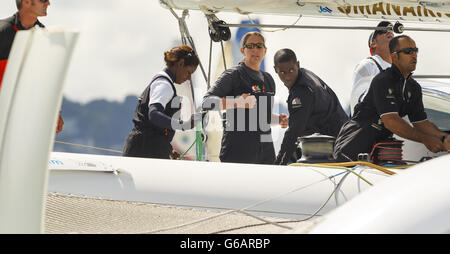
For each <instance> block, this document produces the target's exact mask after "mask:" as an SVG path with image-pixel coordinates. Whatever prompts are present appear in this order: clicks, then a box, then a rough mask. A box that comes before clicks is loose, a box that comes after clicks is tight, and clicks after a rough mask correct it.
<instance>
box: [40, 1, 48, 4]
mask: <svg viewBox="0 0 450 254" xmlns="http://www.w3.org/2000/svg"><path fill="white" fill-rule="evenodd" d="M48 1H49V0H39V2H41V3H44V4H45V3H46V2H48Z"/></svg>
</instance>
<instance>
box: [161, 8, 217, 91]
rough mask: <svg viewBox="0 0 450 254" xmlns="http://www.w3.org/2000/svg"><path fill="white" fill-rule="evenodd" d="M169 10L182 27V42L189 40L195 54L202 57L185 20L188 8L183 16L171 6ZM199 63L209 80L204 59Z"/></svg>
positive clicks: (185, 42) (205, 77) (180, 27)
mask: <svg viewBox="0 0 450 254" xmlns="http://www.w3.org/2000/svg"><path fill="white" fill-rule="evenodd" d="M169 10H170V12H171V13H172V15H173V16H174V17H175V18H176V19H177V20H178V27H179V29H180V34H181V41H182V43H183V44H186V45H187V43H188V42H189V43H190V44H191V46H192V48H193V49H194V52H195V54H196V55H197V57H198V58H199V59H200V56H199V55H198V53H197V48H196V47H195V43H194V40H193V39H192V36H191V34H190V32H189V29H188V26H187V24H186V20H185V19H186V16H187V15H188V13H189V12H188V10H184V11H183V16H182V17H181V18H180V17H179V16H178V15H177V13H176V12H175V11H174V10H173V9H172V8H169ZM199 65H200V69H201V71H202V74H203V77H204V79H205V81H206V82H208V79H207V76H206V72H205V69H204V68H203V64H202V61H199Z"/></svg>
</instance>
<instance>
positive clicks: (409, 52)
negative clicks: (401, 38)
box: [394, 48, 419, 55]
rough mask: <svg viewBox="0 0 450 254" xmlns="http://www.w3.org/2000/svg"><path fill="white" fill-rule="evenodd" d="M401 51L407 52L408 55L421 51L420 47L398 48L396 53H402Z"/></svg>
mask: <svg viewBox="0 0 450 254" xmlns="http://www.w3.org/2000/svg"><path fill="white" fill-rule="evenodd" d="M400 52H401V53H404V54H407V55H411V54H412V53H414V52H416V53H418V52H419V48H404V49H400V50H397V51H395V52H394V53H400Z"/></svg>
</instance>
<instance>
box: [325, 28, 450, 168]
mask: <svg viewBox="0 0 450 254" xmlns="http://www.w3.org/2000/svg"><path fill="white" fill-rule="evenodd" d="M389 50H390V52H391V58H392V67H390V68H388V69H386V70H385V71H384V72H381V73H380V74H378V75H377V76H375V78H374V79H373V80H372V83H371V84H370V87H369V90H368V92H367V95H366V96H365V97H364V99H363V101H362V102H361V103H358V104H357V105H356V106H355V114H354V115H353V117H352V118H351V119H350V121H348V122H347V123H345V124H344V126H343V127H342V129H341V131H340V133H339V135H338V138H337V140H336V143H335V148H334V156H335V158H336V159H337V160H339V161H349V160H352V161H356V160H357V159H358V154H360V153H370V152H371V150H372V147H373V146H374V145H375V144H376V143H378V142H380V141H382V140H385V139H387V138H389V137H391V136H392V135H393V133H394V134H396V135H398V136H400V137H402V138H405V139H409V140H412V141H416V142H420V143H423V144H424V145H425V146H426V147H427V148H428V149H429V150H430V151H432V152H441V151H449V150H450V138H448V136H447V133H445V132H442V131H440V130H439V129H438V128H437V127H436V126H435V125H434V124H432V123H431V122H429V121H428V120H427V115H426V113H425V110H424V107H423V103H422V88H421V87H420V85H419V84H418V83H417V82H416V81H415V80H414V79H413V78H412V77H411V74H412V72H413V71H414V70H415V69H416V64H417V54H418V51H419V49H418V48H417V47H416V43H415V42H414V40H413V39H411V38H410V37H409V36H406V35H401V36H397V37H394V38H393V39H392V40H391V42H390V43H389ZM406 115H408V118H409V121H410V122H411V123H412V126H411V125H410V124H409V123H407V122H406V121H405V120H403V119H402V117H404V116H406Z"/></svg>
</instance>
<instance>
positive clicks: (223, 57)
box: [220, 40, 227, 70]
mask: <svg viewBox="0 0 450 254" xmlns="http://www.w3.org/2000/svg"><path fill="white" fill-rule="evenodd" d="M220 46H221V48H222V59H223V67H224V68H225V70H226V69H227V61H226V59H225V50H224V48H223V41H222V40H220Z"/></svg>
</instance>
